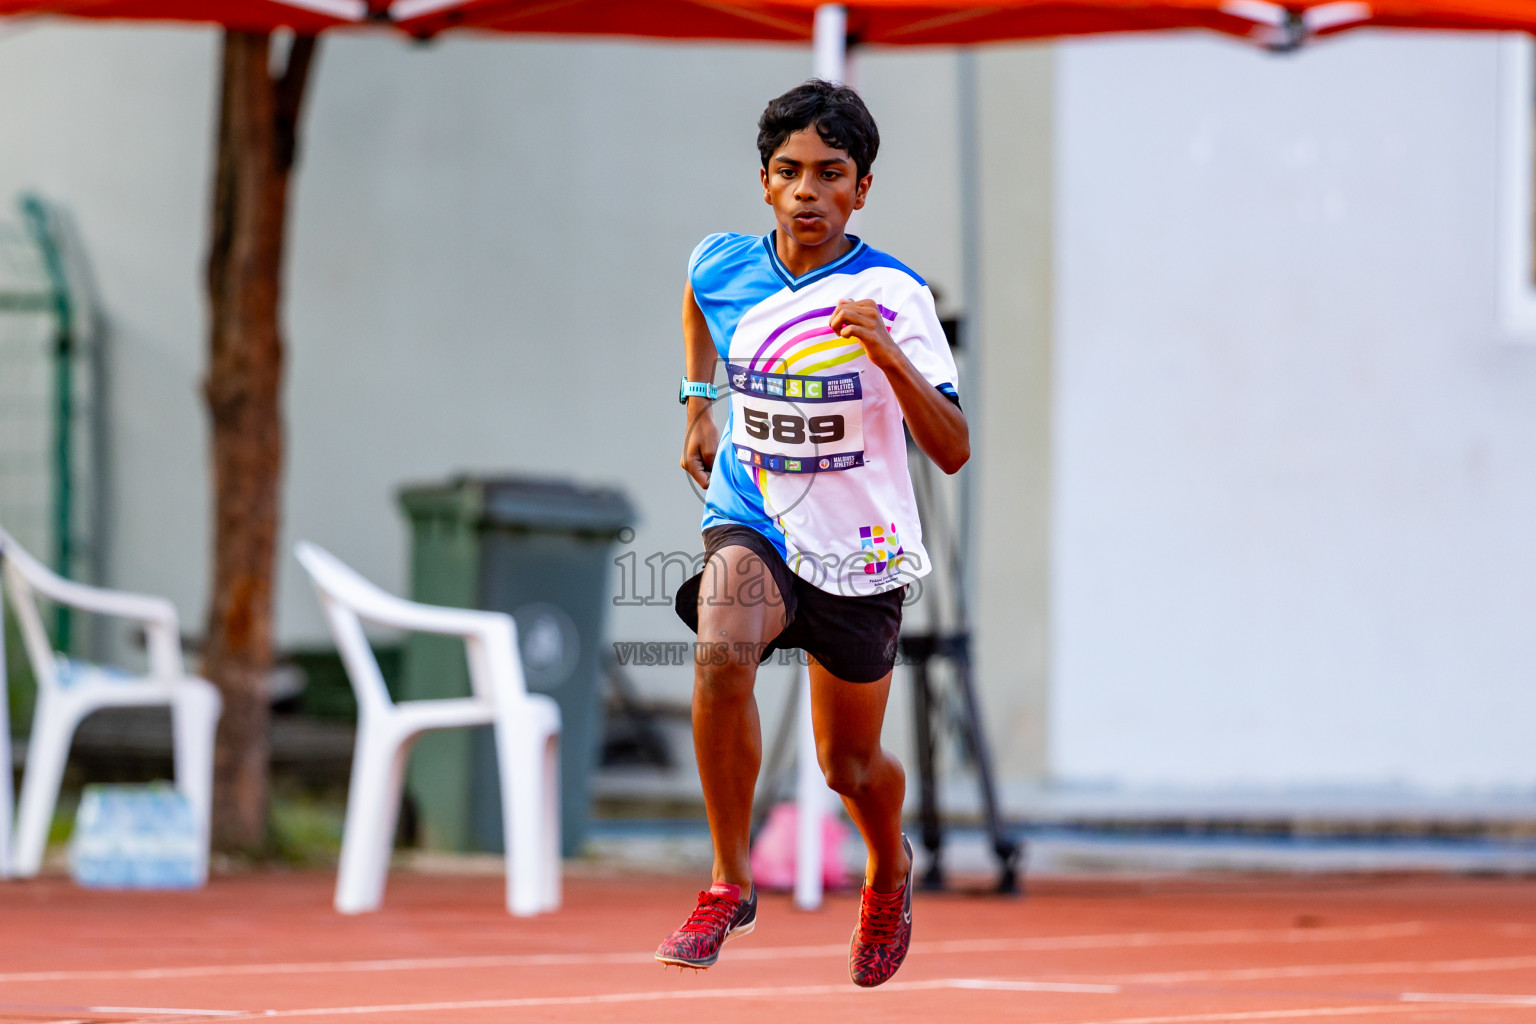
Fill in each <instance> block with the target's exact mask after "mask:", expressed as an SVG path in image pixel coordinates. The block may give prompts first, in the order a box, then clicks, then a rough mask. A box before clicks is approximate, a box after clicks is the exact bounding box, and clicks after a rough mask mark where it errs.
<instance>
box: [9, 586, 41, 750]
mask: <svg viewBox="0 0 1536 1024" xmlns="http://www.w3.org/2000/svg"><path fill="white" fill-rule="evenodd" d="M5 676H6V683H7V691H8V697H9V700H10V703H9V707H8V710H9V711H10V715H11V734H12V735H13V736H20V735H26V733H27V732H28V731H29V730H30V729H31V727H32V705H33V704H34V703H35V702H36V700H37V682H36V681H35V680H34V679H33V678H32V666H31V665H29V664H27V654H26V651H24V650H22V647H21V629H20V628H19V627H18V626H17V624H16V620H15V619H14V618H13V617H12V616H11V609H10V606H9V604H7V606H6V609H5Z"/></svg>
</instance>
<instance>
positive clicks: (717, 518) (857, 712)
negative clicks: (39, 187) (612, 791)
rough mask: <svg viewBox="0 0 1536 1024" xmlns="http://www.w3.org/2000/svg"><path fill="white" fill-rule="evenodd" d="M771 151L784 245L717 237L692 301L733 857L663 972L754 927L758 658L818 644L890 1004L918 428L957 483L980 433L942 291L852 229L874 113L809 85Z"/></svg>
mask: <svg viewBox="0 0 1536 1024" xmlns="http://www.w3.org/2000/svg"><path fill="white" fill-rule="evenodd" d="M757 147H758V152H759V155H760V156H761V157H762V163H763V167H762V185H763V199H764V201H765V202H766V203H768V204H769V205H770V206H772V207H773V212H774V220H775V222H776V225H777V226H776V228H775V230H774V231H772V232H770V233H769V234H768V235H766V236H752V235H735V234H720V235H710V236H709V237H708V238H705V239H704V241H702V242H700V243H699V245H698V248H696V249H695V250H694V252H693V256H692V258H691V260H690V261H689V264H688V283H687V284H686V285H685V287H684V289H683V341H684V346H685V349H686V357H687V369H688V376H687V377H686V378H685V379H684V382H683V386H682V396H680V397H682V398H683V399H684V400H686V402H687V404H688V431H687V436H686V440H685V442H684V447H683V457H682V465H683V468H684V469H685V470H687V471H688V474H689V475H690V476H692V477H693V479H694V480H696V481H697V482H698V483H699V485H700V486H701V487H705V488H707V491H706V494H705V508H704V523H703V531H704V552H705V568H704V571H703V572H702V573H701V574H700V575H698V576H695V577H694V578H693V579H691V580H689V581H688V582H687V583H685V584H684V585H683V586H682V588H680V590H679V591H678V595H677V612H678V615H679V616H681V617H682V619H683V621H685V622H687V623H688V625H689V626H690V627H691V628H693V629H694V630H695V631H696V632H697V633H698V638H699V648H698V656H697V657H696V659H695V672H694V691H693V737H694V749H695V752H696V753H697V756H698V764H699V774H700V776H701V778H702V780H703V786H704V805H705V809H706V812H707V814H708V817H709V828H710V834H711V837H712V839H713V843H714V851H715V864H714V875H713V877H714V884H713V885H712V886H711V887H710V889H709V890H708V891H707V892H702V893H700V894H699V901H698V905H697V907H696V908H695V909H694V912H693V913H692V915H690V916H689V918H688V920H687V921H686V922H685V923H684V924H683V926H682V927H681V928H679V929H678V930H677V931H676V932H674V933H673V934H672V935H671V936H670V937H669V938H668V939H667V940H666V941H665V942H663V943H662V944H661V946H660V947H659V948H658V949H657V950H656V959H657V960H659V961H661V962H662V963H664V964H678V965H680V966H684V967H696V968H703V967H709V966H711V965H712V964H714V962H715V960H716V959H717V958H718V956H719V953H720V946H721V945H722V944H723V943H724V942H725V940H726V939H728V938H730V937H732V936H733V935H743V934H745V933H747V932H749V931H751V930H752V928H753V926H754V925H755V923H756V917H757V893H756V892H755V890H754V889H753V887H752V875H751V869H750V867H749V862H748V854H749V835H748V833H749V829H750V825H751V814H752V791H753V787H754V785H755V784H756V781H757V774H758V769H759V766H760V763H761V760H762V737H761V733H760V728H759V723H758V714H757V704H756V702H755V700H754V699H753V696H752V687H753V682H754V679H755V677H756V674H757V665H758V664H759V662H760V661H764V660H767V658H768V657H769V655H771V654H772V652H773V651H775V650H778V649H780V648H785V649H788V648H800V649H801V650H804V651H805V652H807V654H808V655H809V656H810V677H811V709H812V719H813V721H814V723H815V727H816V748H817V749H816V755H817V760H818V761H819V762H820V764H821V768H822V771H823V772H824V773H825V774H826V779H827V784H828V785H829V786H831V787H832V789H833V790H835V791H836V792H837V793H838V794H840V795H841V796H842V798H843V804H844V806H846V807H847V809H848V813H849V815H850V816H851V817H852V818H853V821H854V824H855V825H857V826H858V829H859V832H860V833H861V834H862V835H863V837H864V841H865V843H866V844H867V845H868V848H869V861H868V864H867V865H866V867H865V875H864V879H865V884H864V887H863V889H862V892H861V895H860V906H859V921H858V925H857V927H856V928H855V929H854V932H853V939H852V942H851V944H850V950H849V961H848V968H849V973H850V975H851V976H852V978H853V981H854V983H855V984H858V985H862V986H866V987H870V986H874V985H879V984H881V983H882V982H884V981H886V980H887V979H889V978H890V977H891V976H892V975H893V974H895V973H896V969H897V968H898V967H900V966H901V962H902V960H903V959H904V958H905V956H906V953H907V946H908V944H909V942H910V940H911V931H912V885H911V878H912V848H911V845H910V844H909V843H908V842H907V840H906V837H905V836H903V835H902V832H901V806H902V799H903V796H904V795H905V791H906V779H905V776H904V774H903V772H902V769H901V764H900V763H899V762H898V761H897V760H896V758H895V757H893V756H892V755H891V754H890V753H889V752H888V751H886V750H884V749H882V748H881V746H880V730H881V725H882V723H883V721H884V719H885V704H886V698H887V696H888V695H889V693H890V686H891V667H892V665H893V664H894V662H895V656H896V639H897V633H898V632H899V630H900V627H901V603H902V597H903V594H904V593H905V589H906V585H907V583H908V582H910V581H911V580H913V579H916V578H918V577H921V576H923V575H926V574H927V572H928V557H927V554H926V553H925V552H924V550H923V546H922V531H921V527H920V525H919V524H918V520H917V508H916V501H915V499H914V498H913V494H912V481H911V478H910V477H909V475H908V472H907V455H906V452H907V449H906V440H905V434H904V432H903V423H905V426H906V429H907V430H909V431H910V432H911V435H912V438H913V440H915V441H916V442H917V445H918V447H920V448H921V449H922V450H923V452H924V453H925V454H926V455H927V456H928V457H929V458H931V459H932V460H933V461H934V462H935V463H936V464H937V465H938V466H939V467H940V468H941V469H943V470H944V471H945V472H946V473H954V472H955V471H957V470H958V469H959V468H960V467H961V466H962V465H964V464H965V461H966V459H968V458H969V457H970V440H969V431H968V429H967V426H966V421H965V416H964V414H963V413H962V412H961V410H960V403H959V398H958V396H957V393H956V390H955V383H956V374H955V364H954V360H953V358H952V357H951V355H950V352H949V347H948V345H947V344H946V343H945V340H944V334H943V331H942V329H941V328H940V326H939V321H938V316H937V314H936V313H935V311H934V305H933V295H932V293H931V292H929V290H928V288H927V286H926V285H925V284H924V282H923V280H922V278H920V277H918V276H917V274H915V273H913V272H912V271H911V270H909V269H908V268H907V267H905V266H903V265H902V264H901V263H898V262H897V261H896V260H894V259H892V258H891V257H890V256H887V255H886V254H885V253H883V252H880V251H879V250H877V249H873V248H871V247H870V246H868V245H866V244H865V243H864V242H863V241H861V240H860V239H858V238H856V237H853V236H850V235H847V234H845V233H844V228H845V227H846V225H847V223H848V218H849V217H850V216H851V215H852V214H853V211H854V210H857V209H860V208H861V207H863V205H864V201H865V198H866V196H867V195H868V192H869V187H870V184H871V182H872V181H873V180H874V179H873V176H872V175H871V174H870V166H871V165H872V164H873V163H874V160H875V154H876V152H877V151H878V149H879V147H880V134H879V130H878V129H877V128H876V127H875V122H874V118H872V117H871V116H870V113H869V110H868V109H867V108H866V107H865V106H864V102H863V101H862V100H861V99H860V98H859V96H858V94H857V93H855V92H854V91H853V90H851V89H848V88H845V87H841V86H834V85H831V84H829V83H827V82H822V81H811V82H807V83H805V84H804V85H802V86H799V87H798V88H795V89H791V90H790V91H789V92H787V93H785V94H784V95H782V96H780V97H779V98H778V99H775V100H774V101H772V102H771V103H769V104H768V107H767V109H766V110H765V111H763V116H762V117H761V118H760V119H759V121H758V136H757ZM717 359H719V360H721V361H724V362H725V363H726V364H727V376H728V380H729V384H728V387H729V393H730V412H731V416H730V424H729V425H728V426H727V428H726V430H725V433H724V436H723V437H722V436H721V435H720V433H719V431H718V430H717V428H716V427H715V424H714V421H713V419H711V417H710V410H709V401H710V399H711V398H712V397H714V396H713V389H712V388H711V387H710V386H709V383H708V382H710V381H712V380H713V379H714V376H715V363H716V360H717ZM717 451H718V452H720V458H719V459H718V460H717V458H716V453H717Z"/></svg>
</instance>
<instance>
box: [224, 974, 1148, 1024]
mask: <svg viewBox="0 0 1536 1024" xmlns="http://www.w3.org/2000/svg"><path fill="white" fill-rule="evenodd" d="M936 989H971V990H984V991H999V992H1013V991H1029V992H1064V993H1072V994H1095V995H1113V994H1114V993H1115V992H1117V991H1119V989H1118V988H1117V987H1116V986H1114V985H1083V984H1075V983H1066V982H1049V981H1024V982H1015V981H1006V980H1004V981H992V980H988V979H985V978H934V979H931V980H926V981H890V982H886V983H885V984H884V985H882V986H880V988H879V989H877V990H874V991H878V992H927V991H933V990H936ZM870 991H871V990H869V989H861V988H857V987H855V986H853V985H850V984H848V983H846V982H844V983H841V984H837V985H767V986H760V987H755V988H703V989H697V988H696V989H673V990H663V991H656V990H652V991H645V992H607V993H603V994H600V995H589V996H525V997H521V998H516V999H466V1000H459V1001H454V1002H436V1003H380V1004H376V1005H370V1006H318V1007H306V1008H303V1009H292V1010H256V1011H253V1012H251V1013H247V1014H241V1015H239V1016H230V1017H226V1018H223V1019H225V1020H273V1019H277V1018H284V1017H352V1016H363V1015H368V1014H380V1013H413V1014H421V1013H447V1012H451V1011H455V1010H517V1009H525V1008H530V1007H539V1006H600V1005H605V1004H607V1005H612V1004H625V1003H660V1002H672V1001H684V1000H688V1001H692V1000H700V999H783V998H788V997H794V996H835V995H846V996H855V997H859V998H869V993H870Z"/></svg>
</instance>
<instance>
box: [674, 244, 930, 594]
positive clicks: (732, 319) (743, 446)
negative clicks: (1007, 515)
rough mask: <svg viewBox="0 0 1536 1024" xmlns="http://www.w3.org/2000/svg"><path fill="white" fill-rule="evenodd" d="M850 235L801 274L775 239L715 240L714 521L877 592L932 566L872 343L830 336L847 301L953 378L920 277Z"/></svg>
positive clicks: (706, 257) (857, 589)
mask: <svg viewBox="0 0 1536 1024" xmlns="http://www.w3.org/2000/svg"><path fill="white" fill-rule="evenodd" d="M852 241H853V248H852V249H850V250H849V251H848V252H847V253H846V254H844V255H843V256H842V257H841V258H839V259H837V260H834V261H833V262H831V263H828V264H826V265H825V266H821V267H817V268H816V269H815V270H813V271H811V272H810V273H808V274H806V275H804V276H803V277H795V276H793V275H792V274H790V272H789V271H788V270H786V269H785V267H784V264H783V263H782V262H781V261H780V260H779V257H778V253H777V252H776V251H775V250H774V240H773V236H772V235H771V234H770V235H767V236H759V235H736V234H721V235H710V236H709V237H708V238H706V239H704V241H702V242H700V243H699V246H698V248H696V249H695V250H694V251H693V257H692V259H691V260H690V261H689V264H688V278H689V281H690V282H691V284H692V286H693V297H694V301H696V302H697V303H698V306H699V309H700V310H702V311H703V313H704V318H705V319H706V320H707V321H708V322H709V331H710V334H711V336H712V337H713V339H714V342H715V350H716V351H717V352H718V353H719V354H720V358H721V360H722V361H724V362H725V363H726V366H727V374H728V379H729V383H730V392H729V405H730V409H729V412H730V417H729V424H728V426H727V427H726V429H725V431H724V433H723V436H722V438H721V444H720V451H719V453H718V455H717V456H716V458H715V467H714V472H713V474H712V475H711V477H710V481H709V490H708V492H707V493H706V495H705V506H704V528H705V529H708V528H709V527H711V526H720V525H723V524H726V523H739V524H741V525H744V526H748V527H751V528H752V529H755V530H757V531H758V532H759V533H761V534H763V535H764V536H765V537H767V538H768V539H769V540H771V541H772V542H773V544H774V546H775V547H776V548H777V549H778V551H779V553H780V554H781V555H783V556H784V560H785V562H786V563H788V565H789V567H790V568H791V569H792V570H794V572H795V573H796V574H797V575H799V576H800V577H801V578H802V579H805V580H807V581H808V582H810V583H811V584H813V585H814V586H816V587H819V588H820V589H822V590H825V591H828V592H830V593H834V594H844V595H867V594H878V593H881V592H884V591H887V590H892V589H895V588H896V587H899V586H902V585H904V584H906V583H909V582H911V581H912V580H914V579H917V578H918V577H921V576H926V575H927V574H928V571H929V561H928V554H927V552H926V551H924V550H923V532H922V526H921V524H919V523H918V521H917V502H916V500H915V499H914V498H913V495H912V478H911V477H910V476H909V475H908V472H907V445H906V435H905V433H904V431H903V429H902V415H901V406H900V405H899V404H898V403H897V401H896V394H895V392H894V391H893V390H892V389H891V385H890V382H889V381H888V380H887V379H886V376H885V373H884V372H883V371H882V370H881V369H880V368H879V367H877V366H875V365H874V364H873V363H871V362H870V361H869V357H868V356H866V355H865V353H864V346H863V344H862V343H861V342H860V341H859V340H858V339H857V338H842V337H838V336H837V335H836V334H834V333H833V331H832V328H831V323H830V321H831V317H832V313H833V310H834V309H835V308H836V306H837V303H838V301H839V300H841V299H852V300H855V301H860V300H865V299H870V300H873V301H874V302H875V303H876V304H877V305H878V306H879V308H880V312H881V314H882V315H883V316H884V317H885V324H886V328H887V329H888V330H889V331H890V333H891V337H892V338H894V339H895V341H896V343H897V344H898V345H900V346H901V350H902V352H904V353H905V354H906V356H907V358H908V359H910V360H911V361H912V364H913V365H914V366H916V367H917V369H918V371H919V372H920V373H921V374H922V375H923V376H924V377H925V378H927V380H928V382H929V383H931V384H933V385H934V386H935V387H937V388H939V389H940V390H941V391H944V392H945V393H946V394H949V395H951V396H954V395H955V394H956V391H955V387H956V385H957V383H958V382H957V380H956V374H955V361H954V358H953V356H951V355H950V351H949V345H948V343H947V342H946V341H945V338H944V332H943V329H942V328H941V327H940V326H939V318H938V314H937V313H936V311H935V310H934V305H933V293H932V292H930V291H929V290H928V286H927V285H926V284H925V283H924V281H923V279H922V278H921V277H918V276H917V274H915V273H913V272H912V271H911V270H909V269H908V268H907V267H905V266H903V265H902V264H901V263H898V262H897V261H896V260H894V259H892V258H891V257H890V256H887V255H886V254H885V253H883V252H880V251H879V250H878V249H873V248H871V247H869V246H868V245H865V244H864V243H863V242H862V241H860V240H859V239H857V238H853V239H852Z"/></svg>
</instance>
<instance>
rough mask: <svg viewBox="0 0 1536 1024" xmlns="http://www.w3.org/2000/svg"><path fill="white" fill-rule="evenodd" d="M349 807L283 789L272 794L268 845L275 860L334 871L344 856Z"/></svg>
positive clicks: (328, 799) (336, 800) (341, 803)
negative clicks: (343, 831) (342, 836)
mask: <svg viewBox="0 0 1536 1024" xmlns="http://www.w3.org/2000/svg"><path fill="white" fill-rule="evenodd" d="M345 819H346V804H345V803H344V802H343V800H342V799H341V798H334V797H329V796H324V795H317V794H315V793H310V792H304V791H298V790H288V789H279V790H278V791H277V792H274V793H273V794H272V809H271V812H270V814H269V815H268V818H267V845H268V849H269V851H270V853H271V855H272V856H274V857H275V858H276V859H278V860H280V861H285V862H287V863H289V864H294V865H298V866H302V867H330V866H333V865H335V863H336V861H337V858H338V857H340V856H341V833H342V826H343V824H344V822H345Z"/></svg>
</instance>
